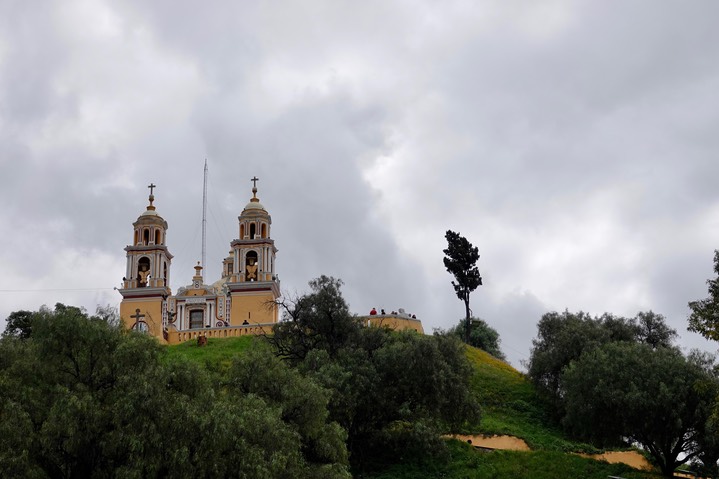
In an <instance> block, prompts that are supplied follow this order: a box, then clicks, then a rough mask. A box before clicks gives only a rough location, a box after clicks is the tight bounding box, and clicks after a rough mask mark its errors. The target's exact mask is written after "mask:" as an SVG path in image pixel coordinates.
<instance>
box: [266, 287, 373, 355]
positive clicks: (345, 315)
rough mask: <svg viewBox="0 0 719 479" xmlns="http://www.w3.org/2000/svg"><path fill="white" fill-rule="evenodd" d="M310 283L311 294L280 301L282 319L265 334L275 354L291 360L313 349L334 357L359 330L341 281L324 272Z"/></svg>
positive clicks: (358, 324)
mask: <svg viewBox="0 0 719 479" xmlns="http://www.w3.org/2000/svg"><path fill="white" fill-rule="evenodd" d="M309 285H310V288H311V290H312V292H311V293H309V294H305V295H303V296H300V297H298V298H296V299H295V300H291V301H290V300H283V301H281V302H280V303H279V306H280V307H281V308H282V310H283V318H282V319H283V320H282V321H281V322H279V323H277V324H276V325H275V326H274V327H273V335H272V336H267V340H268V341H269V342H270V344H272V346H273V347H274V349H275V351H276V352H277V354H278V355H279V356H281V357H282V358H284V359H286V360H289V361H292V362H294V363H297V362H299V361H302V360H303V359H304V358H305V357H306V356H307V354H308V353H309V352H310V351H312V350H315V349H322V350H325V351H327V352H328V354H329V356H330V357H331V358H333V357H334V356H335V355H336V354H337V352H338V351H339V350H340V349H341V348H342V347H344V345H345V344H347V343H348V342H349V341H350V339H351V338H352V337H353V336H354V335H355V334H356V333H357V331H358V330H359V329H360V321H359V319H358V318H357V317H356V316H354V315H353V314H351V313H350V311H349V306H348V305H347V303H346V302H345V300H344V298H343V297H342V293H341V287H342V281H341V280H339V279H335V278H333V277H331V276H324V275H323V276H320V277H319V278H317V279H314V280H312V281H310V282H309Z"/></svg>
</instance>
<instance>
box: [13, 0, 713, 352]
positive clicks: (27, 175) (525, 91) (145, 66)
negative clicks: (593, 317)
mask: <svg viewBox="0 0 719 479" xmlns="http://www.w3.org/2000/svg"><path fill="white" fill-rule="evenodd" d="M717 18H719V3H717V2H714V1H711V0H708V1H693V2H669V1H666V2H656V1H655V0H647V1H624V2H607V1H600V0H597V1H575V0H572V1H549V0H548V1H539V2H538V1H516V2H506V1H502V0H497V1H441V2H440V1H420V0H411V1H410V0H407V1H393V0H392V1H388V0H378V1H372V0H369V1H362V2H349V1H348V2H343V1H337V0H327V1H304V2H299V1H284V2H279V1H277V2H274V1H267V2H251V1H244V2H237V1H227V2H220V1H217V2H211V3H209V4H208V3H207V2H191V1H177V0H172V1H170V0H166V1H153V2H147V1H144V0H137V1H131V0H127V1H112V2H111V1H97V0H92V1H91V0H87V1H70V0H68V1H63V2H26V1H13V0H6V1H3V2H0V201H1V204H2V208H0V222H1V223H2V224H3V228H2V235H0V271H1V272H2V274H1V275H0V318H5V317H6V316H7V315H8V314H9V313H10V312H11V311H13V310H17V309H35V308H38V307H39V306H40V305H42V304H48V305H53V304H54V303H56V302H58V301H59V302H64V303H67V304H74V305H82V306H85V307H87V308H88V309H89V310H94V309H95V306H96V305H97V304H112V305H116V304H118V303H119V300H120V295H119V293H117V292H116V291H114V290H113V287H116V286H119V285H120V281H121V278H122V276H123V275H124V273H125V252H124V251H123V248H124V247H125V245H127V244H128V243H130V242H131V240H132V222H133V221H134V220H135V219H136V218H137V216H138V215H139V214H140V213H141V212H142V211H144V209H145V206H146V204H147V194H148V190H147V185H148V184H149V183H150V182H154V183H155V184H156V185H157V189H156V190H155V195H156V202H155V203H156V206H157V209H158V212H159V213H160V214H161V215H162V216H163V217H164V218H165V219H166V220H167V221H168V223H169V225H170V227H169V231H168V246H169V248H170V251H171V252H172V253H173V254H174V255H175V259H174V260H173V264H172V276H173V284H172V287H173V289H174V290H176V289H177V288H178V287H179V286H182V285H184V284H187V283H189V282H190V278H191V276H192V274H193V270H192V266H193V265H194V264H195V262H196V261H197V260H199V259H200V255H201V217H202V170H203V162H204V159H205V158H206V159H207V160H208V164H209V210H208V227H207V231H208V240H207V241H208V252H207V259H208V265H207V268H206V278H207V279H208V280H215V279H217V278H218V277H219V273H220V265H221V261H222V258H224V256H225V255H226V253H227V251H228V250H229V243H230V241H231V240H232V239H234V238H236V237H237V236H238V227H237V216H238V215H239V213H240V212H241V210H242V208H243V207H244V205H245V204H246V203H247V200H248V199H249V197H250V196H251V193H250V189H251V186H252V184H251V182H250V181H249V179H250V178H251V177H253V176H254V175H257V176H258V177H259V178H260V182H259V184H258V187H259V194H258V196H259V197H260V198H261V200H262V202H263V204H264V205H265V206H266V207H267V209H268V210H269V212H270V213H271V214H272V219H273V229H272V233H273V237H274V239H275V241H276V245H277V247H278V248H279V253H278V255H277V272H278V273H279V276H280V278H281V279H282V288H283V290H284V291H285V292H287V293H288V294H295V293H301V292H303V291H305V290H306V283H307V281H308V280H310V279H312V278H314V277H317V276H318V275H320V274H327V275H333V276H336V277H339V278H341V279H342V280H344V282H345V287H344V292H345V296H346V298H347V300H348V301H349V303H350V306H351V308H352V309H353V310H354V311H356V312H358V313H366V312H367V311H369V309H370V308H372V307H373V306H374V307H377V308H385V309H388V310H390V309H397V308H400V307H404V308H405V309H406V310H408V311H410V312H412V313H415V314H416V315H417V316H418V317H419V318H420V319H422V320H423V324H424V327H425V330H426V331H431V330H432V329H433V328H447V327H449V326H451V325H453V324H454V323H456V321H457V320H458V319H459V318H460V317H462V316H463V314H464V308H463V304H462V303H461V302H460V301H459V300H458V299H457V298H456V297H455V295H454V291H453V289H452V286H451V284H450V281H451V279H452V278H451V277H450V275H449V273H447V272H446V271H445V269H444V267H443V264H442V257H443V254H442V249H443V248H444V247H446V242H445V240H444V232H445V231H446V230H447V229H452V230H455V231H459V232H460V233H461V234H462V235H464V236H466V237H467V238H468V239H469V240H470V241H471V242H472V243H474V244H475V245H476V246H478V247H479V249H480V254H481V258H480V261H479V267H480V271H481V273H482V275H483V278H484V283H485V284H484V286H482V287H480V288H479V289H478V290H477V291H476V292H475V293H473V295H472V299H471V306H472V309H473V311H474V313H475V315H477V316H480V317H482V318H484V319H486V320H487V321H488V322H489V323H490V325H492V326H493V327H495V328H496V329H497V330H498V331H499V332H500V335H501V337H502V346H503V349H504V351H505V352H506V353H507V355H508V357H509V358H510V360H511V362H512V363H513V364H514V365H515V366H519V364H520V361H521V360H523V359H526V358H527V357H528V354H529V348H530V345H531V339H532V338H533V337H534V336H535V334H536V323H537V321H538V320H539V318H540V317H541V315H542V314H543V313H545V312H547V311H553V310H559V311H561V310H564V309H565V308H568V309H569V310H571V311H576V310H584V311H588V312H591V313H594V314H600V313H602V312H605V311H608V312H612V313H615V314H618V315H626V316H634V315H635V314H636V313H637V312H638V311H640V310H647V309H652V310H654V311H656V312H659V313H662V314H664V315H666V317H667V318H668V320H669V322H670V323H671V325H672V326H673V327H675V328H676V329H677V330H678V331H679V333H680V335H681V337H682V344H683V345H684V346H686V347H701V348H703V349H707V350H715V349H716V344H713V343H708V342H704V341H703V340H702V339H701V338H699V337H698V336H697V335H693V334H691V333H689V332H687V331H686V317H687V315H688V308H687V302H688V301H690V300H694V299H699V298H703V297H706V295H707V292H706V285H705V281H706V279H708V278H709V277H711V276H712V274H713V273H712V257H713V250H714V249H715V248H719V189H717V186H716V185H717V179H718V178H719V161H717V160H718V158H717V153H718V152H719V134H718V131H719V94H718V93H717V92H718V91H719V49H718V48H717V45H719V29H717V28H716V19H717ZM0 321H1V319H0Z"/></svg>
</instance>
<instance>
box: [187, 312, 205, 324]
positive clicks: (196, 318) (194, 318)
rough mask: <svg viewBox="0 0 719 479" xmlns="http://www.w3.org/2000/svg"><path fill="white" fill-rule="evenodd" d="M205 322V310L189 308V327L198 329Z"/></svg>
mask: <svg viewBox="0 0 719 479" xmlns="http://www.w3.org/2000/svg"><path fill="white" fill-rule="evenodd" d="M204 323H205V312H204V311H203V310H201V309H193V310H190V329H200V328H202V327H203V326H204Z"/></svg>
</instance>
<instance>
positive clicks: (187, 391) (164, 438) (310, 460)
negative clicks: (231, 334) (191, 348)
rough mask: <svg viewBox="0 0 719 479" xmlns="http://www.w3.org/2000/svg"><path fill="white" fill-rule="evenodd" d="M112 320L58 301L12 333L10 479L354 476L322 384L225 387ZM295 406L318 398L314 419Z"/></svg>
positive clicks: (0, 463) (6, 432) (8, 349)
mask: <svg viewBox="0 0 719 479" xmlns="http://www.w3.org/2000/svg"><path fill="white" fill-rule="evenodd" d="M110 323H111V321H110V322H108V321H107V318H106V317H102V316H88V315H87V314H86V313H85V312H84V311H83V310H81V309H79V308H74V307H70V306H64V305H56V307H55V310H54V311H53V310H49V309H47V308H43V309H41V310H40V311H38V312H36V313H33V316H32V318H31V321H30V324H31V325H32V334H31V335H30V337H29V338H27V339H25V340H21V339H19V338H17V337H14V336H4V337H3V338H2V339H0V433H2V434H0V477H63V478H74V477H83V478H85V477H88V478H104V477H148V478H154V477H167V478H174V477H182V478H185V477H186V478H190V477H192V478H195V477H198V478H210V477H246V478H249V477H266V478H295V477H298V478H311V477H327V478H330V477H333V478H334V477H338V478H340V477H347V471H346V450H345V449H344V445H343V444H342V440H341V439H342V437H343V436H342V431H341V430H339V428H337V427H336V426H333V425H331V424H330V425H329V426H327V425H322V424H319V423H320V422H321V421H322V419H323V418H324V417H326V416H327V410H326V407H325V409H324V410H323V409H322V407H323V404H324V403H323V402H322V400H320V401H319V402H318V401H317V400H310V399H308V398H307V397H305V396H309V398H313V397H315V395H314V393H317V394H320V396H321V392H320V390H319V388H317V386H314V389H313V386H312V385H307V386H303V387H300V386H298V385H295V386H296V388H297V390H298V392H299V394H303V395H305V396H303V397H304V401H306V402H305V403H302V402H301V400H300V399H298V398H289V397H287V396H283V397H281V398H279V399H276V398H272V397H271V396H270V395H267V394H260V392H261V391H256V392H250V393H248V392H246V391H242V390H238V389H237V388H234V389H232V388H229V389H219V388H218V384H217V383H216V382H215V381H213V380H212V379H211V378H210V375H209V373H208V372H207V370H205V369H203V368H201V367H200V366H198V365H196V364H192V363H185V362H167V361H163V360H162V356H163V349H162V348H161V346H159V345H158V344H157V342H156V341H155V340H154V339H153V338H150V337H148V336H145V335H142V334H139V333H133V332H128V331H125V330H123V329H121V328H120V327H117V326H112V325H111V324H110ZM255 367H258V365H255ZM281 373H282V371H281V370H277V369H271V370H270V371H269V372H265V373H264V374H265V379H264V381H265V382H267V383H272V382H277V383H279V382H282V381H286V380H287V376H285V375H283V374H281ZM273 374H274V375H275V376H273ZM289 384H292V382H289ZM285 402H291V404H295V405H297V404H311V406H312V407H313V410H312V411H309V412H306V413H304V414H306V417H309V418H314V419H313V420H311V421H310V420H309V419H308V420H307V421H308V422H307V423H301V422H300V421H299V419H298V420H291V415H289V414H288V413H287V411H288V410H289V409H290V406H288V405H287V404H285ZM301 417H305V416H301ZM300 424H302V428H300V427H299V425H300ZM308 424H311V425H312V426H313V427H309V426H308ZM302 431H305V432H303V433H302V434H301V433H300V432H302ZM312 431H320V432H317V433H312V434H314V435H312V434H310V433H311V432H312ZM320 433H322V434H324V435H325V436H322V435H321V434H320ZM303 434H304V436H303ZM305 438H310V439H311V440H315V442H314V443H312V442H309V441H307V440H305ZM310 446H311V447H310ZM305 448H307V453H305V450H304V449H305ZM318 457H319V459H320V460H317V458H318ZM333 459H337V462H334V461H333Z"/></svg>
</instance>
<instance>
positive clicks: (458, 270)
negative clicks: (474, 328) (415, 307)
mask: <svg viewBox="0 0 719 479" xmlns="http://www.w3.org/2000/svg"><path fill="white" fill-rule="evenodd" d="M444 237H445V239H446V240H447V248H446V249H445V250H443V252H444V254H445V255H446V256H445V257H444V267H445V268H447V271H448V272H449V273H451V274H452V276H454V279H455V280H456V281H452V286H453V287H454V292H455V294H456V295H457V297H458V298H459V299H461V300H462V301H464V309H465V312H466V317H465V320H466V321H467V322H466V324H465V329H464V342H465V343H468V344H469V340H470V338H469V336H470V328H469V324H470V321H469V319H470V317H471V315H472V314H471V310H470V309H469V294H470V293H471V292H472V291H474V290H475V289H477V287H479V286H481V285H482V276H480V274H479V269H478V268H477V261H478V260H479V249H478V248H477V247H476V246H473V245H472V243H470V242H469V241H468V240H467V238H465V237H464V236H461V235H460V234H459V233H455V232H454V231H452V230H447V232H446V233H445V235H444Z"/></svg>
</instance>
